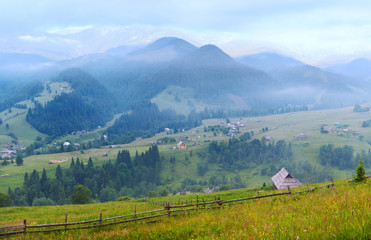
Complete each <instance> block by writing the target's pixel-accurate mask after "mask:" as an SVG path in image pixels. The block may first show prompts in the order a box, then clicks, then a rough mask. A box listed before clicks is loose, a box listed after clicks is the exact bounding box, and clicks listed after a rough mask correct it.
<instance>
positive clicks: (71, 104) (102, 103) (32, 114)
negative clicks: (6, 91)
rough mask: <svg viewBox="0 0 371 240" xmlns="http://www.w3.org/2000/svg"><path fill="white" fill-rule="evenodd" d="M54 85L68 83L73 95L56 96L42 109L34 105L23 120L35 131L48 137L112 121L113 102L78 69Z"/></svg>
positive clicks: (88, 76)
mask: <svg viewBox="0 0 371 240" xmlns="http://www.w3.org/2000/svg"><path fill="white" fill-rule="evenodd" d="M54 81H55V82H68V83H69V84H70V85H71V87H72V88H73V91H72V92H71V93H64V94H61V95H59V96H56V97H55V98H54V99H53V100H52V101H50V102H48V103H47V104H46V105H44V106H42V105H41V104H39V103H37V102H36V103H35V108H33V109H29V110H28V114H27V117H26V120H27V122H29V123H30V124H31V125H32V126H33V127H34V128H35V129H37V130H38V131H39V132H42V133H45V134H48V135H50V136H61V135H64V134H67V133H71V132H72V131H78V130H89V129H94V128H96V127H98V126H99V125H104V124H105V123H106V122H107V121H109V120H111V119H112V117H113V113H114V110H115V109H114V108H115V101H114V99H113V98H112V96H111V94H110V93H109V92H108V91H107V89H106V88H105V87H104V86H103V85H101V84H100V83H99V82H98V81H97V80H96V79H94V78H93V77H92V76H90V75H89V74H88V73H86V72H84V71H82V70H81V69H77V68H75V69H68V70H66V71H63V72H61V73H60V74H59V75H58V76H57V77H56V78H55V79H54Z"/></svg>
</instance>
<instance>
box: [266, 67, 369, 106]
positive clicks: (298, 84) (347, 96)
mask: <svg viewBox="0 0 371 240" xmlns="http://www.w3.org/2000/svg"><path fill="white" fill-rule="evenodd" d="M269 74H270V75H271V76H274V78H276V79H277V80H278V81H279V82H280V83H281V84H282V86H283V89H281V90H280V91H278V92H277V94H279V95H281V96H282V97H286V98H287V99H288V100H289V102H291V104H299V105H308V104H311V105H313V106H315V107H316V108H330V107H342V106H347V105H354V104H355V103H359V102H364V101H367V99H370V97H369V93H368V92H367V91H366V89H367V88H365V86H364V84H362V83H361V82H359V81H357V80H354V79H352V78H350V77H347V76H343V75H340V74H335V73H332V72H328V71H324V70H322V69H320V68H317V67H313V66H310V65H302V66H296V67H289V68H283V69H279V70H278V69H277V70H274V71H271V72H270V73H269Z"/></svg>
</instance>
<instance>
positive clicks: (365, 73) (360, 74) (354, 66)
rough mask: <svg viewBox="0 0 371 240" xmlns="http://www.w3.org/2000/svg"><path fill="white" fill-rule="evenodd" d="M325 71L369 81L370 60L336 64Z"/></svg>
mask: <svg viewBox="0 0 371 240" xmlns="http://www.w3.org/2000/svg"><path fill="white" fill-rule="evenodd" d="M326 70H328V71H331V72H334V73H339V74H343V75H346V76H349V77H353V78H356V79H360V80H364V81H367V82H369V81H371V60H370V59H366V58H359V59H355V60H353V61H351V62H348V63H345V64H337V65H333V66H330V67H328V68H326Z"/></svg>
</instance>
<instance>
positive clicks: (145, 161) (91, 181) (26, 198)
mask: <svg viewBox="0 0 371 240" xmlns="http://www.w3.org/2000/svg"><path fill="white" fill-rule="evenodd" d="M160 164H161V162H160V155H159V152H158V148H157V146H152V147H150V148H149V149H148V150H147V151H145V152H144V153H142V154H138V152H137V153H136V155H135V156H134V158H133V159H131V157H130V154H129V151H127V150H123V151H121V152H119V153H118V154H117V158H116V160H115V161H114V162H112V161H108V162H107V163H105V164H103V165H102V166H94V164H93V161H92V159H91V158H90V159H89V160H88V162H87V164H85V163H83V162H82V161H80V160H79V159H78V158H77V159H76V161H75V160H74V159H72V160H71V164H70V167H69V168H68V169H62V168H61V167H60V165H59V166H58V167H57V168H56V172H55V178H54V179H51V178H49V177H48V176H47V173H46V171H45V169H44V170H43V172H42V173H41V177H40V174H39V172H37V171H36V170H34V171H33V172H32V173H31V174H28V173H25V175H24V182H23V187H20V188H15V189H14V190H12V189H11V188H10V187H9V189H8V194H9V196H10V197H11V199H12V201H13V203H14V205H16V206H39V205H55V204H58V205H63V204H69V203H71V194H72V193H73V190H74V187H75V186H78V185H83V186H85V187H87V188H88V189H89V190H90V191H91V193H92V197H93V199H94V201H97V202H107V201H115V200H116V198H117V197H120V196H132V197H140V196H141V197H143V196H146V195H147V192H148V191H151V190H156V185H157V184H158V183H159V173H160Z"/></svg>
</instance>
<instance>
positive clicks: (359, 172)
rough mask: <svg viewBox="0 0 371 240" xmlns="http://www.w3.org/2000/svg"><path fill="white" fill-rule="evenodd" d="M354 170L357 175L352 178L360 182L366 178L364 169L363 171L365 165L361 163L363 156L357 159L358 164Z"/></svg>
mask: <svg viewBox="0 0 371 240" xmlns="http://www.w3.org/2000/svg"><path fill="white" fill-rule="evenodd" d="M355 170H356V172H357V175H356V177H355V178H354V180H355V181H356V182H362V181H364V180H366V179H367V177H366V171H365V165H364V164H363V158H362V157H361V159H360V160H359V165H358V167H357V168H356V169H355Z"/></svg>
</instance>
